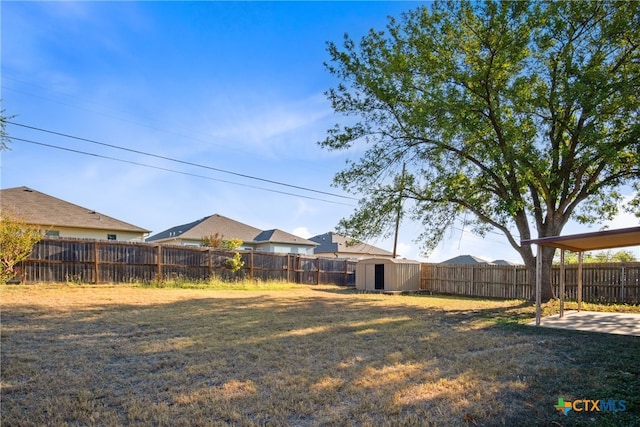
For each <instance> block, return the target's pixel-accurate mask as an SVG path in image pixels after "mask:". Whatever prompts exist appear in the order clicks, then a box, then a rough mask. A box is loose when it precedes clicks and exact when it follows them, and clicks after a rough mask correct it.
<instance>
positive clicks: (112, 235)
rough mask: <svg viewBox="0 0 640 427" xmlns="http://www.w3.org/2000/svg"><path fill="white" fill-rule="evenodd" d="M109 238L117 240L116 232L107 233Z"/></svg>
mask: <svg viewBox="0 0 640 427" xmlns="http://www.w3.org/2000/svg"><path fill="white" fill-rule="evenodd" d="M107 240H117V239H116V235H115V234H107Z"/></svg>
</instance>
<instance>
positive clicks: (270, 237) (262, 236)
mask: <svg viewBox="0 0 640 427" xmlns="http://www.w3.org/2000/svg"><path fill="white" fill-rule="evenodd" d="M254 241H255V242H257V243H263V242H269V243H287V244H293V245H305V246H318V243H316V242H313V241H311V240H307V239H305V238H302V237H299V236H296V235H294V234H291V233H287V232H286V231H282V230H279V229H277V228H275V229H273V230H265V231H262V232H261V233H259V234H258V235H257V236H255V238H254Z"/></svg>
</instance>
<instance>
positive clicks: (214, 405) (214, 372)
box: [0, 284, 640, 426]
mask: <svg viewBox="0 0 640 427" xmlns="http://www.w3.org/2000/svg"><path fill="white" fill-rule="evenodd" d="M550 307H551V308H549V309H550V310H553V307H552V306H550ZM0 308H1V310H2V311H1V319H0V320H1V322H2V325H1V341H0V344H1V357H2V359H1V368H2V372H1V392H2V394H1V404H2V406H1V417H2V418H1V423H2V425H7V426H9V425H11V426H14V425H15V426H17V425H20V426H29V425H34V426H36V425H37V426H40V425H66V424H72V425H100V426H103V425H131V424H139V425H167V426H168V425H171V426H173V425H247V426H249V425H273V426H277V425H294V426H308V425H309V426H310V425H340V426H342V425H362V426H367V425H371V426H378V425H434V426H448V425H453V426H455V425H461V426H465V425H469V426H476V425H478V426H483V425H489V426H494V425H506V426H516V425H517V426H525V425H555V426H570V425H585V426H595V425H598V426H601V425H611V426H618V425H620V426H631V425H640V363H639V360H640V338H637V337H628V336H619V335H606V334H597V333H585V332H582V333H581V332H570V331H562V330H552V329H543V328H533V327H528V326H524V325H523V323H526V322H528V321H530V320H531V319H532V318H533V317H534V307H533V306H530V305H528V304H525V303H523V302H522V301H487V300H476V299H468V298H453V297H436V296H398V295H395V296H391V295H379V294H363V293H358V292H356V291H355V290H353V289H344V288H339V287H332V286H298V285H291V286H265V287H264V288H263V289H258V288H251V287H248V288H244V289H206V288H205V289H182V288H165V289H163V288H145V287H139V286H127V285H117V286H78V285H45V284H41V285H21V286H0ZM589 308H590V309H591V308H592V307H589ZM631 309H633V310H637V307H636V308H631ZM628 310H629V309H627V311H628ZM559 397H562V398H563V399H564V400H565V401H574V400H577V399H590V400H598V399H615V400H625V401H626V411H623V412H586V411H583V412H577V411H570V412H569V413H568V414H567V415H566V416H565V415H563V414H562V413H560V412H558V411H557V410H556V409H555V408H554V405H557V403H558V398H559Z"/></svg>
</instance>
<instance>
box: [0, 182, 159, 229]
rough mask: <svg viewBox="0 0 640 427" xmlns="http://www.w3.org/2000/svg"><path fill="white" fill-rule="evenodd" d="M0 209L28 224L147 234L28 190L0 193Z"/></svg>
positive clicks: (125, 223) (0, 191)
mask: <svg viewBox="0 0 640 427" xmlns="http://www.w3.org/2000/svg"><path fill="white" fill-rule="evenodd" d="M0 209H1V210H2V211H3V212H8V213H10V214H13V215H15V216H16V217H18V218H19V219H20V220H21V221H24V222H26V223H27V224H31V225H40V226H44V227H71V228H87V229H98V230H117V231H132V232H137V233H148V232H149V230H145V229H144V228H140V227H137V226H135V225H132V224H129V223H127V222H124V221H120V220H119V219H116V218H113V217H110V216H108V215H105V214H102V213H99V212H96V211H94V210H92V209H88V208H85V207H82V206H79V205H75V204H73V203H70V202H67V201H64V200H62V199H58V198H56V197H53V196H49V195H48V194H44V193H41V192H39V191H36V190H33V189H31V188H28V187H15V188H7V189H4V190H0Z"/></svg>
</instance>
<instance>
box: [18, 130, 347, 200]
mask: <svg viewBox="0 0 640 427" xmlns="http://www.w3.org/2000/svg"><path fill="white" fill-rule="evenodd" d="M6 123H8V124H12V125H14V126H20V127H23V128H27V129H32V130H36V131H39V132H46V133H49V134H52V135H57V136H62V137H65V138H71V139H75V140H78V141H85V142H89V143H91V144H97V145H102V146H104V147H109V148H115V149H117V150H123V151H128V152H130V153H136V154H141V155H143V156H149V157H155V158H157V159H162V160H168V161H171V162H175V163H181V164H184V165H189V166H195V167H199V168H203V169H209V170H212V171H216V172H222V173H226V174H230V175H235V176H239V177H242V178H247V179H253V180H256V181H262V182H268V183H270V184H276V185H282V186H284V187H290V188H295V189H297V190H303V191H309V192H313V193H319V194H325V195H327V196H332V197H339V198H342V199H348V200H358V199H356V198H354V197H349V196H344V195H341V194H335V193H330V192H327V191H321V190H314V189H312V188H308V187H302V186H299V185H293V184H287V183H284V182H280V181H274V180H270V179H266V178H259V177H255V176H252V175H247V174H243V173H239V172H232V171H228V170H224V169H219V168H214V167H212V166H206V165H201V164H198V163H193V162H187V161H185V160H179V159H174V158H171V157H167V156H161V155H159V154H153V153H148V152H145V151H140V150H134V149H133V148H126V147H122V146H119V145H114V144H107V143H104V142H99V141H95V140H92V139H87V138H82V137H79V136H74V135H69V134H65V133H61V132H55V131H52V130H48V129H42V128H39V127H35V126H29V125H25V124H21V123H16V122H12V121H10V120H7V121H6ZM12 139H13V137H12Z"/></svg>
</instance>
